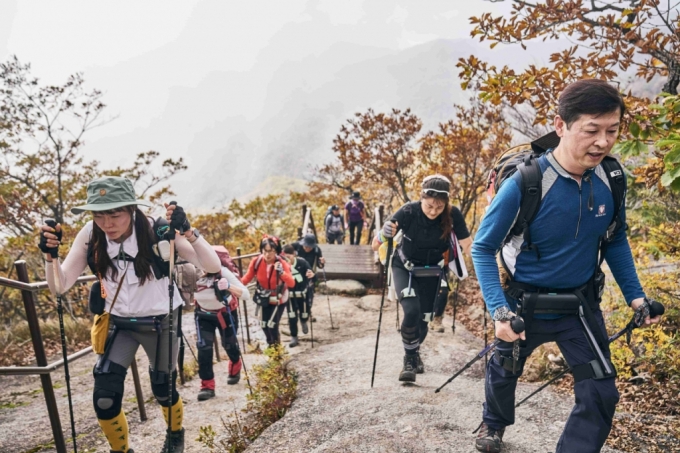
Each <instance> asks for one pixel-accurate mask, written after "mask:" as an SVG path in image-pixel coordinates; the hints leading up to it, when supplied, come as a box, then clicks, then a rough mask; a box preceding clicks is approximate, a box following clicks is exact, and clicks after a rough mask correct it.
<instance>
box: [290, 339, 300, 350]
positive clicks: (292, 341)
mask: <svg viewBox="0 0 680 453" xmlns="http://www.w3.org/2000/svg"><path fill="white" fill-rule="evenodd" d="M299 344H300V343H298V339H297V337H291V339H290V343H288V347H289V348H294V347H295V346H297V345H299Z"/></svg>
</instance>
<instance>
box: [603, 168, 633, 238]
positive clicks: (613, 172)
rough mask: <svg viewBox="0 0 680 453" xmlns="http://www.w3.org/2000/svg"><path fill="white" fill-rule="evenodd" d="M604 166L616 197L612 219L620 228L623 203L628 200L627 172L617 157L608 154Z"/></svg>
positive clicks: (613, 194)
mask: <svg viewBox="0 0 680 453" xmlns="http://www.w3.org/2000/svg"><path fill="white" fill-rule="evenodd" d="M602 168H603V169H604V172H605V173H606V175H607V179H608V180H609V187H610V188H611V191H612V196H613V197H614V217H613V219H612V224H615V223H617V225H615V227H616V230H618V229H619V228H621V227H622V226H623V222H621V221H620V219H619V213H620V212H621V209H622V208H623V204H624V203H625V202H626V191H627V184H626V174H625V173H624V171H623V167H622V166H621V163H620V162H619V161H618V160H617V159H616V158H615V157H611V156H606V157H605V158H604V160H603V161H602ZM610 226H611V225H610ZM614 232H615V231H612V232H611V235H613V233H614ZM608 235H609V231H608Z"/></svg>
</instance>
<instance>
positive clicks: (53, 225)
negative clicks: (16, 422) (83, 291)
mask: <svg viewBox="0 0 680 453" xmlns="http://www.w3.org/2000/svg"><path fill="white" fill-rule="evenodd" d="M45 224H46V225H47V226H49V227H51V228H52V229H54V230H55V231H56V228H57V222H56V221H55V220H53V219H47V220H45ZM50 255H51V256H52V268H53V270H54V286H55V288H56V291H55V292H56V296H57V314H58V315H59V335H60V337H61V355H62V356H63V357H64V378H65V379H66V394H67V395H68V411H69V416H70V417H71V438H72V439H73V452H74V453H78V446H77V445H76V422H75V419H74V418H73V398H72V396H71V374H70V372H69V368H68V351H67V350H66V330H65V329H64V304H63V301H62V292H61V280H60V279H59V269H58V268H57V261H58V260H59V249H56V248H55V249H54V250H50Z"/></svg>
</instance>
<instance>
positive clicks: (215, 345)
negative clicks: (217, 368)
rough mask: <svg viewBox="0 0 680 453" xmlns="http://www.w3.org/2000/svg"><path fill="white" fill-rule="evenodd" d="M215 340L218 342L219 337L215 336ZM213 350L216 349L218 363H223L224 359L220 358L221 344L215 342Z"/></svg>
mask: <svg viewBox="0 0 680 453" xmlns="http://www.w3.org/2000/svg"><path fill="white" fill-rule="evenodd" d="M215 340H217V335H215ZM213 348H214V349H215V358H216V359H217V361H218V362H221V361H222V358H221V357H220V342H219V341H213Z"/></svg>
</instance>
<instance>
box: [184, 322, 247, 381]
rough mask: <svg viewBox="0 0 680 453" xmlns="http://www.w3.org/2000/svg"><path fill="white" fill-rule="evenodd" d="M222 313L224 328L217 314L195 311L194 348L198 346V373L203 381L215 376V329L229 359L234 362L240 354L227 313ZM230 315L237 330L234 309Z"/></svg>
mask: <svg viewBox="0 0 680 453" xmlns="http://www.w3.org/2000/svg"><path fill="white" fill-rule="evenodd" d="M197 310H198V309H197ZM222 314H223V315H224V316H223V317H224V321H225V323H226V328H224V329H223V328H222V325H221V324H220V321H219V320H218V319H217V315H215V314H212V313H209V314H204V313H199V312H198V311H196V312H195V317H196V328H197V332H198V335H197V341H196V348H198V375H199V376H200V378H201V379H203V380H204V381H209V380H210V379H214V377H215V375H214V374H213V347H214V344H215V329H217V330H218V331H219V332H220V338H221V339H222V347H223V348H224V350H225V351H226V352H227V356H229V360H231V361H232V363H236V362H238V359H239V357H240V356H241V352H240V350H239V347H238V338H236V335H234V331H233V330H232V328H231V322H230V319H229V315H228V314H227V313H226V312H223V313H222ZM231 316H232V318H233V319H234V327H235V328H236V331H237V332H238V312H237V311H236V310H234V311H232V312H231Z"/></svg>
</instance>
